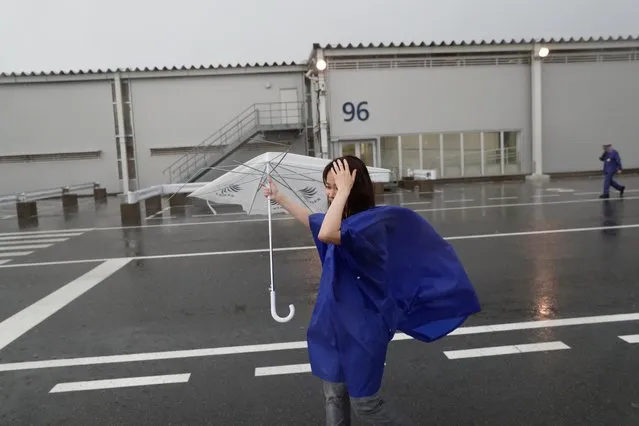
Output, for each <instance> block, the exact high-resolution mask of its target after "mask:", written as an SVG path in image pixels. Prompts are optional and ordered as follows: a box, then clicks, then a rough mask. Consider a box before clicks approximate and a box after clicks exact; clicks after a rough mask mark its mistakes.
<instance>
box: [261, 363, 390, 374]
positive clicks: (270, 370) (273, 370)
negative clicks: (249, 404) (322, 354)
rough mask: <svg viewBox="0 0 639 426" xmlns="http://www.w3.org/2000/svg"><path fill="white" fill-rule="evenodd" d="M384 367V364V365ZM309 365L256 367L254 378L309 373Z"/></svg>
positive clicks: (310, 370)
mask: <svg viewBox="0 0 639 426" xmlns="http://www.w3.org/2000/svg"><path fill="white" fill-rule="evenodd" d="M384 365H386V363H384ZM311 372H312V369H311V364H291V365H277V366H274V367H258V368H256V369H255V377H264V376H279V375H283V374H301V373H311Z"/></svg>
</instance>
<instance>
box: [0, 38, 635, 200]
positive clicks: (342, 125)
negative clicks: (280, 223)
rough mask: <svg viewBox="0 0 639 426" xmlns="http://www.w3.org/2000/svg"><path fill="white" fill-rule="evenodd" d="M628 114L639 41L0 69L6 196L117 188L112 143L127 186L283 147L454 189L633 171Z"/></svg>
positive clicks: (176, 177)
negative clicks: (609, 155)
mask: <svg viewBox="0 0 639 426" xmlns="http://www.w3.org/2000/svg"><path fill="white" fill-rule="evenodd" d="M322 61H324V62H322ZM318 62H319V63H321V64H322V65H325V66H326V68H325V69H324V67H318V66H317V65H318ZM318 68H321V69H320V70H318ZM637 111H639V37H625V38H609V39H596V40H595V39H590V40H537V41H530V40H528V41H527V40H523V41H499V42H495V41H491V42H469V43H460V44H445V43H440V44H436V43H431V44H426V43H421V44H410V45H403V44H402V45H368V46H363V45H359V46H351V45H348V46H341V45H338V46H331V45H328V46H322V45H315V46H313V49H312V52H311V55H310V57H309V59H308V61H303V62H300V63H297V64H296V63H293V64H286V63H282V64H265V65H258V64H255V65H242V66H233V67H219V66H218V67H199V68H195V67H192V68H186V67H183V68H179V69H176V68H174V69H144V70H139V69H134V70H131V69H127V70H106V71H83V72H49V73H38V74H35V73H34V74H20V75H14V74H11V75H7V74H2V75H0V163H1V164H0V194H3V193H13V192H19V191H28V190H33V189H42V188H48V187H56V186H62V185H67V184H75V183H84V182H92V181H98V182H100V183H102V184H103V185H104V186H106V187H107V188H108V190H109V191H110V192H117V191H120V190H121V189H122V187H123V185H122V181H121V178H122V173H123V172H122V168H121V167H120V166H119V151H120V147H121V146H122V147H125V148H124V150H126V152H127V158H128V167H127V169H128V175H129V182H130V185H129V187H130V188H139V187H147V186H150V185H155V184H159V183H164V182H168V181H185V180H189V179H191V180H192V179H196V178H197V179H210V175H204V176H203V173H202V172H200V171H202V170H204V171H206V167H211V166H215V165H219V164H224V163H225V162H226V163H228V162H233V161H242V160H243V159H246V158H248V157H252V156H254V155H257V154H259V153H260V152H262V151H264V150H274V149H288V148H292V149H293V150H294V151H295V152H302V153H304V152H306V153H309V154H310V155H322V156H326V157H329V156H337V155H340V154H347V153H351V154H356V155H358V156H360V157H362V158H363V159H364V160H365V161H367V162H368V163H369V164H370V165H374V166H381V167H388V168H391V169H394V170H396V172H397V177H403V176H406V175H408V174H409V169H432V170H434V171H435V172H436V174H437V177H438V178H443V179H458V178H477V177H484V176H491V177H494V176H528V175H534V176H541V175H544V174H551V175H553V174H561V173H575V172H593V171H598V170H600V168H601V165H600V163H599V161H598V156H599V153H600V149H601V145H602V144H604V143H612V144H613V145H614V146H615V147H616V148H617V149H618V150H619V151H620V153H621V155H622V159H623V162H624V167H625V168H626V169H633V168H639V120H637V118H636V116H637ZM120 129H122V130H123V131H122V132H121V131H120ZM264 140H267V141H276V142H280V143H282V145H278V146H273V145H267V144H265V143H264V142H263V141H264ZM198 145H200V146H199V148H198V149H197V150H196V149H195V147H196V146H198ZM188 152H191V154H190V155H188V156H187V157H185V155H187V153H188ZM172 165H173V167H171V168H169V166H172ZM167 168H169V169H167Z"/></svg>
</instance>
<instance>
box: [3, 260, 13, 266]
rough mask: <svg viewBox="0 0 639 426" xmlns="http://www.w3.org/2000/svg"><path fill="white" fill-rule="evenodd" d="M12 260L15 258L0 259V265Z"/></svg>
mask: <svg viewBox="0 0 639 426" xmlns="http://www.w3.org/2000/svg"><path fill="white" fill-rule="evenodd" d="M11 260H13V259H3V260H0V265H4V264H5V263H9V262H11Z"/></svg>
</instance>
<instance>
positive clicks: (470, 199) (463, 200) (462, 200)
mask: <svg viewBox="0 0 639 426" xmlns="http://www.w3.org/2000/svg"><path fill="white" fill-rule="evenodd" d="M467 201H475V200H474V199H472V198H462V199H461V200H444V203H465V202H467Z"/></svg>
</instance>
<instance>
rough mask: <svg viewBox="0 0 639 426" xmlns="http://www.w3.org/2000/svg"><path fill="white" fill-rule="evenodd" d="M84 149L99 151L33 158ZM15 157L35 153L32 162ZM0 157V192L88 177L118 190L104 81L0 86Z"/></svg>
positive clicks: (108, 94)
mask: <svg viewBox="0 0 639 426" xmlns="http://www.w3.org/2000/svg"><path fill="white" fill-rule="evenodd" d="M88 151H100V154H99V157H97V158H95V159H94V158H91V159H79V160H71V159H66V160H65V159H64V158H65V157H64V156H63V155H62V156H61V155H58V158H61V159H56V160H53V159H51V156H47V157H45V158H44V159H43V158H42V157H40V158H39V159H38V157H37V156H41V155H42V154H65V153H67V154H68V153H81V152H88ZM16 155H19V156H22V155H35V156H36V157H35V158H36V161H26V160H25V159H23V158H20V157H12V156H16ZM0 156H1V157H2V161H1V162H0V194H7V193H15V192H22V191H32V190H36V189H47V188H56V187H60V186H65V185H72V184H78V183H86V182H91V181H99V182H100V183H101V184H102V185H103V186H104V187H106V188H107V189H108V190H109V191H117V190H118V175H117V157H116V145H115V129H114V118H113V109H112V102H111V87H110V84H109V82H107V81H104V82H102V81H99V82H73V83H38V84H3V85H0Z"/></svg>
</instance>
